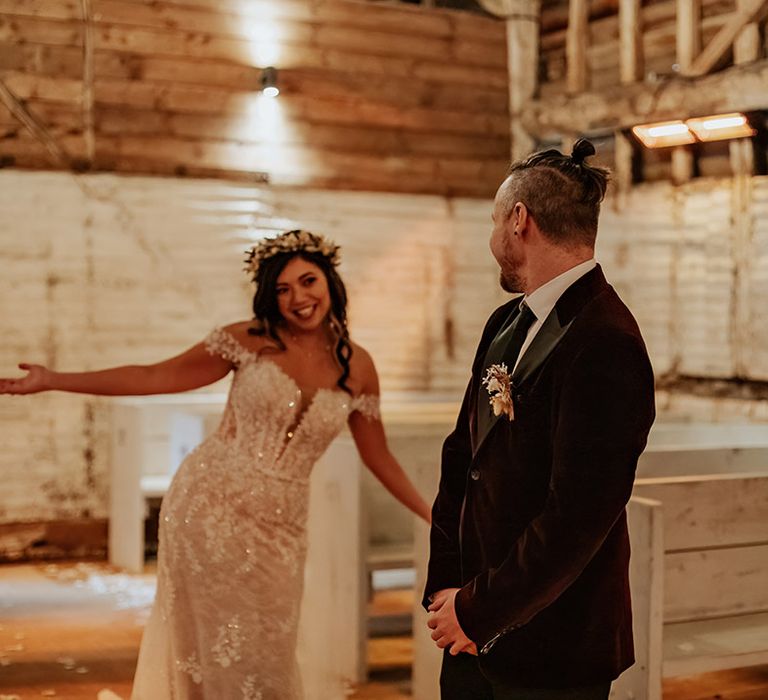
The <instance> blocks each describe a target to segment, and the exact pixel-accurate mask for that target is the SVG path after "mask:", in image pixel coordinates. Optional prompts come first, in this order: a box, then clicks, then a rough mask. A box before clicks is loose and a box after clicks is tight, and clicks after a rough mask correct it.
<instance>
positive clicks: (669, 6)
mask: <svg viewBox="0 0 768 700" xmlns="http://www.w3.org/2000/svg"><path fill="white" fill-rule="evenodd" d="M736 4H737V3H736V0H701V5H702V42H703V45H706V44H707V42H708V41H709V40H710V39H711V38H712V37H713V36H714V35H715V34H716V33H717V31H718V30H719V29H720V28H721V27H722V26H723V25H724V24H725V23H726V22H727V21H728V20H729V19H730V18H731V17H732V16H733V15H734V14H735V12H736ZM618 6H619V2H618V0H591V1H590V2H589V7H590V9H589V15H590V20H589V25H588V34H589V37H588V42H587V44H588V46H587V65H588V81H587V82H588V89H590V90H596V91H600V90H603V89H605V88H609V87H612V86H618V85H620V84H621V80H620V76H619V57H620V51H619V16H618ZM640 17H641V22H640V31H641V32H642V53H643V59H644V60H643V62H644V70H643V76H644V78H645V80H646V81H647V82H649V83H650V84H651V85H653V84H655V83H657V82H659V81H661V80H663V79H664V78H667V77H670V76H674V75H677V74H678V72H679V71H678V68H677V63H678V61H677V55H676V39H677V27H676V21H677V0H643V2H642V7H641V12H640ZM567 23H568V3H567V2H566V1H565V0H545V2H544V5H543V8H542V22H541V62H540V79H541V85H540V87H541V91H540V93H541V96H542V97H543V98H546V97H551V96H553V95H558V94H562V93H564V92H565V88H566V59H565V55H566V54H565V43H566V26H567ZM762 32H763V34H764V32H765V21H763V22H762ZM766 55H767V53H766V46H765V41H763V44H762V46H761V48H760V51H759V56H758V58H764V57H766ZM729 65H733V60H732V56H730V55H729V56H727V57H726V58H725V59H724V60H723V61H721V62H720V63H719V64H718V66H717V67H718V68H723V67H726V66H729ZM684 116H685V115H684Z"/></svg>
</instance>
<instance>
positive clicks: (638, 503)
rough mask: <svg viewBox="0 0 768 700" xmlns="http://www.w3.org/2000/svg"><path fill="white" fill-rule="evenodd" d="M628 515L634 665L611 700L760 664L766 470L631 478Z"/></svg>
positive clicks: (767, 652)
mask: <svg viewBox="0 0 768 700" xmlns="http://www.w3.org/2000/svg"><path fill="white" fill-rule="evenodd" d="M629 519H630V536H631V539H632V565H631V576H632V598H633V608H634V613H633V615H634V627H635V646H636V657H637V663H636V664H635V666H633V667H632V668H631V669H629V670H628V671H627V672H626V673H625V674H623V675H622V677H621V678H620V679H619V681H618V682H617V683H615V684H614V689H613V697H615V698H616V699H617V700H631V699H632V698H634V699H635V700H639V699H640V698H643V699H647V700H661V684H662V679H663V678H666V677H672V676H686V675H693V674H697V673H703V672H707V671H717V670H722V669H727V668H740V667H744V666H752V665H757V664H765V663H768V471H766V472H764V473H762V474H757V473H755V474H714V475H712V474H710V475H701V476H682V477H665V478H650V479H638V480H637V481H636V483H635V489H634V492H633V497H632V500H631V501H630V506H629Z"/></svg>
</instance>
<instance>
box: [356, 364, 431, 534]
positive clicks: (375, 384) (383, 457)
mask: <svg viewBox="0 0 768 700" xmlns="http://www.w3.org/2000/svg"><path fill="white" fill-rule="evenodd" d="M366 365H368V366H367V367H364V372H363V376H364V377H365V379H364V385H363V392H362V393H363V394H365V395H368V396H378V395H379V380H378V376H377V375H376V368H375V367H374V366H373V362H372V361H371V360H370V358H369V357H367V353H366ZM349 427H350V430H351V431H352V437H353V438H354V440H355V444H356V445H357V449H358V451H359V452H360V457H361V458H362V460H363V462H364V464H365V466H366V467H368V469H370V470H371V472H372V473H373V475H374V476H375V477H376V478H377V479H378V480H379V481H380V482H381V483H382V484H383V485H384V487H385V488H386V489H387V490H388V491H389V492H390V493H391V494H392V495H393V496H394V497H395V498H396V499H397V500H398V501H400V503H402V504H403V505H404V506H405V507H406V508H409V509H410V510H412V511H413V512H414V513H415V514H416V515H418V516H419V517H420V518H422V519H423V520H425V521H426V522H427V523H429V522H431V519H432V514H431V509H430V507H429V505H428V504H427V502H426V501H425V500H424V499H423V498H422V497H421V494H420V493H419V492H418V491H417V490H416V487H415V486H414V485H413V482H412V481H411V480H410V479H409V478H408V475H407V474H406V473H405V471H404V469H403V468H402V466H400V463H399V462H398V461H397V459H395V457H394V455H393V454H392V453H391V452H390V450H389V447H388V445H387V438H386V434H385V432H384V426H383V424H382V422H381V418H380V417H378V416H375V417H374V416H366V415H363V414H362V413H360V412H359V411H356V412H354V413H353V414H352V415H351V416H350V419H349Z"/></svg>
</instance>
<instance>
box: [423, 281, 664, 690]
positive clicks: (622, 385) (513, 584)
mask: <svg viewBox="0 0 768 700" xmlns="http://www.w3.org/2000/svg"><path fill="white" fill-rule="evenodd" d="M517 304H518V300H512V301H510V302H509V303H508V304H505V305H504V306H502V307H500V308H499V309H497V310H496V311H495V312H494V313H493V315H492V316H491V317H490V319H489V320H488V323H487V325H486V328H485V331H484V333H483V336H482V339H481V341H480V345H479V347H478V350H477V356H476V358H475V363H474V366H473V368H472V378H471V380H470V382H469V386H468V388H467V392H466V395H465V397H464V402H463V404H462V407H461V411H460V413H459V417H458V420H457V423H456V428H455V430H454V432H453V433H452V434H451V435H450V436H449V437H448V438H447V439H446V441H445V444H444V446H443V452H442V471H441V479H440V488H439V492H438V495H437V498H436V500H435V503H434V506H433V511H432V513H433V524H432V530H431V534H430V544H431V551H430V560H429V568H428V576H427V582H426V588H425V593H424V600H423V604H424V606H425V607H426V606H427V605H429V597H430V596H431V595H432V594H434V593H435V592H437V591H438V590H440V589H443V588H453V587H459V588H460V589H461V590H460V591H459V592H458V594H457V597H456V612H457V616H458V619H459V623H460V624H461V626H462V628H463V630H464V631H465V633H466V634H467V635H468V636H469V638H470V639H472V640H473V641H474V642H475V643H476V644H477V647H478V650H480V654H479V663H480V668H481V670H482V671H483V673H484V674H485V675H486V676H487V677H489V678H490V679H492V680H495V681H497V682H500V683H507V684H512V685H520V686H527V687H541V688H548V687H575V686H580V685H589V684H593V683H599V682H604V681H609V680H613V679H614V678H616V677H617V676H618V675H619V674H620V673H621V672H622V671H623V670H624V669H626V668H627V667H628V666H630V665H631V664H632V663H633V662H634V649H633V643H632V615H631V607H630V594H629V580H628V579H629V575H628V566H629V537H628V533H627V520H626V511H625V506H626V503H627V501H628V500H629V497H630V494H631V492H632V484H633V481H634V475H635V468H636V466H637V459H638V457H639V456H640V454H641V452H642V451H643V449H644V447H645V444H646V439H647V436H648V431H649V430H650V427H651V424H652V423H653V419H654V415H655V410H654V378H653V372H652V368H651V364H650V361H649V359H648V354H647V352H646V349H645V344H644V342H643V339H642V337H641V335H640V330H639V328H638V326H637V323H636V322H635V320H634V318H633V317H632V314H631V313H630V311H629V310H628V309H627V307H626V306H625V305H624V304H623V302H622V301H621V300H620V299H619V297H618V295H617V294H616V292H615V291H614V290H613V288H612V287H611V286H610V285H609V284H608V283H607V282H606V280H605V277H604V275H603V273H602V270H601V269H600V267H599V266H598V267H597V268H595V269H594V270H592V271H591V272H589V273H587V274H586V275H585V276H583V277H582V278H580V279H579V280H577V281H576V282H575V283H574V284H573V285H572V286H571V287H570V288H569V289H568V290H566V292H565V293H564V294H563V296H562V297H561V298H560V300H559V301H558V303H557V305H556V307H555V309H554V310H553V312H552V314H550V316H549V317H548V319H547V321H546V322H545V323H544V325H543V327H542V328H541V329H540V331H539V333H538V334H537V336H536V337H535V339H534V341H533V343H532V344H531V346H530V348H529V349H528V351H527V352H526V353H525V355H524V356H523V358H522V359H521V361H520V364H519V366H518V368H517V369H516V370H515V372H514V374H513V377H512V379H513V383H514V385H515V386H514V389H513V398H514V406H515V419H514V420H513V421H510V420H509V419H508V418H507V417H506V416H504V415H502V416H501V417H499V418H498V419H497V420H496V422H495V423H494V424H493V426H492V427H491V428H490V430H488V432H487V433H486V434H485V436H481V435H479V434H478V424H477V402H478V400H483V401H485V400H486V393H487V392H485V390H484V389H482V393H481V394H480V395H479V389H480V383H481V380H482V378H483V376H484V375H485V370H486V368H485V367H484V366H483V363H484V359H485V354H486V350H487V348H488V346H489V345H490V343H491V342H492V340H493V338H494V337H495V336H496V333H497V331H498V330H499V329H500V327H501V326H502V324H503V323H504V321H505V320H506V319H508V318H509V317H510V314H511V313H513V311H514V309H515V307H516V305H517ZM507 364H508V366H509V367H510V369H511V361H510V362H508V363H507Z"/></svg>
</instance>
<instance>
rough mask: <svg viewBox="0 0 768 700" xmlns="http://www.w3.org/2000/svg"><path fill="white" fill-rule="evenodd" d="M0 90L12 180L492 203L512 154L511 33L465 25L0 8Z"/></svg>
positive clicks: (286, 13) (263, 0)
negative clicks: (73, 173)
mask: <svg viewBox="0 0 768 700" xmlns="http://www.w3.org/2000/svg"><path fill="white" fill-rule="evenodd" d="M267 65H274V66H276V67H277V68H278V70H279V85H280V88H281V90H282V93H281V95H280V97H279V98H278V99H277V100H267V99H264V98H261V97H260V96H259V95H258V87H259V79H260V75H261V68H263V67H265V66H267ZM0 81H1V82H0V97H2V101H0V165H4V166H6V167H8V166H15V167H21V168H60V169H61V168H64V169H66V168H74V169H80V168H86V169H87V168H90V169H93V170H100V171H116V172H123V173H144V174H162V175H176V176H184V175H190V176H213V177H222V178H228V179H245V180H250V181H254V180H256V181H258V180H259V179H260V178H261V177H262V174H264V173H266V174H267V176H268V178H269V182H271V183H273V184H277V185H290V186H306V187H316V188H317V187H320V188H333V189H364V190H377V191H395V192H417V193H439V194H448V195H469V196H488V195H492V194H493V192H494V191H495V188H496V186H497V185H498V182H499V181H500V178H501V177H502V175H503V173H504V170H505V167H506V165H507V160H508V157H509V137H508V131H509V122H508V116H507V115H508V104H507V103H508V98H507V94H508V90H507V68H506V35H505V28H504V23H503V22H502V21H497V20H493V19H489V18H485V17H480V16H475V15H471V14H469V13H462V12H452V11H448V10H432V9H425V8H417V7H408V6H378V5H373V4H370V3H366V2H353V1H348V0H330V1H325V0H0ZM3 105H5V106H3ZM12 112H15V113H16V114H15V115H14V114H12ZM22 112H26V113H27V114H21V113H22ZM20 114H21V117H20V116H19V115H20ZM20 119H23V120H24V121H27V122H28V123H31V126H28V127H24V126H22V123H21V121H20ZM32 131H35V132H36V134H37V135H36V136H35V135H33V133H32ZM46 144H47V145H46Z"/></svg>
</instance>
